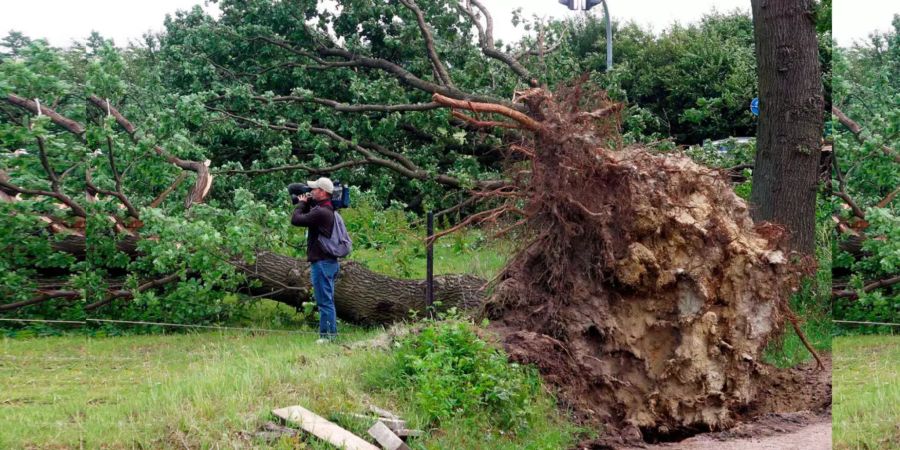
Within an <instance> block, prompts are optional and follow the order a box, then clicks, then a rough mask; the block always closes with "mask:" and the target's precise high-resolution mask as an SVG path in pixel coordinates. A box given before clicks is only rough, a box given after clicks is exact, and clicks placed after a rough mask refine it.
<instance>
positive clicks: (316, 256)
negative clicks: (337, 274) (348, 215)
mask: <svg viewBox="0 0 900 450" xmlns="http://www.w3.org/2000/svg"><path fill="white" fill-rule="evenodd" d="M291 224H292V225H296V226H299V227H308V228H309V233H307V235H306V260H307V261H309V262H316V261H321V260H323V259H337V258H335V257H334V255H332V254H330V253H328V252H326V251H325V249H323V248H322V245H321V244H319V235H320V234H322V235H324V236H325V237H331V230H332V229H333V228H334V207H333V206H331V201H325V202H322V203H319V204H318V205H316V206H310V202H309V201H307V202H305V203H302V204H301V205H299V206H297V209H295V210H294V215H293V216H291Z"/></svg>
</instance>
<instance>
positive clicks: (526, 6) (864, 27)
mask: <svg viewBox="0 0 900 450" xmlns="http://www.w3.org/2000/svg"><path fill="white" fill-rule="evenodd" d="M608 1H609V9H610V14H611V15H612V17H613V19H615V20H623V21H629V20H630V21H634V22H637V23H638V24H641V25H644V26H648V27H650V28H652V29H653V30H654V31H657V32H659V31H662V30H663V29H665V28H667V27H669V26H670V25H671V24H672V23H673V22H675V21H678V22H680V23H682V24H686V23H690V22H695V21H697V20H698V19H699V18H700V17H702V16H703V15H704V14H706V13H708V12H710V11H711V10H712V9H713V8H714V7H715V8H716V9H717V10H718V11H720V12H730V11H732V10H734V9H742V10H744V11H749V9H750V0H716V1H714V0H681V1H677V0H608ZM483 2H484V3H485V4H486V5H487V7H488V8H489V9H490V11H491V13H492V15H493V16H494V27H495V31H494V35H495V38H497V39H504V40H506V41H510V40H514V39H517V38H518V37H520V36H521V34H522V33H523V30H522V29H521V27H519V28H518V29H515V28H513V27H512V25H511V24H510V20H511V18H512V10H513V9H514V8H517V7H522V9H523V15H524V16H525V17H528V18H530V17H531V16H532V14H538V15H539V16H541V17H568V16H574V15H576V14H584V13H581V12H573V11H569V10H568V9H567V8H566V7H565V6H563V5H561V4H559V3H558V2H557V1H556V0H526V1H522V0H483ZM198 3H200V4H201V5H202V0H27V1H17V0H0V36H5V35H6V33H7V32H9V31H10V30H17V31H22V32H24V33H25V34H26V35H28V36H29V37H32V38H37V37H44V38H47V39H48V40H49V41H50V44H51V45H54V46H68V45H70V44H71V42H72V40H73V39H79V40H83V39H85V38H86V37H87V36H88V35H90V33H91V31H92V30H96V31H99V32H100V34H102V35H103V36H104V37H108V38H113V39H114V40H115V42H116V45H119V46H124V45H126V44H127V43H128V42H129V41H133V40H134V41H136V40H139V39H140V37H141V35H142V34H143V33H144V32H146V31H148V30H154V31H159V30H161V29H162V23H163V19H164V18H165V16H166V14H168V13H173V12H175V11H176V10H178V9H189V8H191V7H192V6H193V5H195V4H198ZM833 4H834V14H833V17H834V36H835V39H836V40H837V41H838V43H839V45H842V46H848V45H850V44H852V43H853V42H855V41H860V40H865V39H866V37H867V36H868V34H869V33H870V32H872V31H873V30H875V29H879V30H888V29H890V26H891V18H892V16H893V14H895V13H900V6H898V5H897V2H895V1H888V0H833ZM203 7H204V9H206V10H208V11H212V12H217V11H218V9H217V8H216V7H215V5H206V6H203ZM590 13H591V14H597V15H599V14H601V13H602V8H601V7H595V8H594V9H593V10H591V12H590Z"/></svg>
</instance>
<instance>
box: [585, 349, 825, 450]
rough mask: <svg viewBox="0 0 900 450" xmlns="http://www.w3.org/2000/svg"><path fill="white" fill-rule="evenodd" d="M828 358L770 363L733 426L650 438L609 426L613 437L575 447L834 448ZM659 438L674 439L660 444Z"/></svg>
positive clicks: (591, 449) (699, 449) (590, 449)
mask: <svg viewBox="0 0 900 450" xmlns="http://www.w3.org/2000/svg"><path fill="white" fill-rule="evenodd" d="M823 362H824V363H825V366H826V367H825V370H819V369H817V368H816V365H815V363H807V364H803V365H800V366H798V367H795V368H792V369H786V370H785V369H777V368H775V367H767V369H769V371H768V374H767V375H766V376H765V378H764V379H759V380H757V383H758V384H756V386H757V387H758V389H757V394H756V396H755V398H754V400H753V401H752V402H750V404H749V406H748V407H747V409H746V410H744V411H742V412H740V413H739V414H738V419H737V421H736V422H735V424H734V425H733V426H732V427H730V428H728V429H725V430H722V431H711V432H704V433H698V434H694V435H692V436H689V435H682V436H677V435H669V436H660V435H655V436H641V438H642V439H641V440H643V441H649V442H639V441H637V440H635V439H628V436H627V434H626V433H621V432H615V431H613V430H609V431H610V432H609V433H608V435H606V436H604V437H602V438H600V439H595V440H590V441H584V442H581V443H579V444H578V445H577V446H576V447H575V449H579V450H582V449H583V450H600V449H622V450H635V449H651V450H653V449H677V450H682V449H683V450H687V449H697V450H705V449H710V450H712V449H724V450H729V449H733V450H745V449H746V450H750V449H754V450H756V449H759V450H765V449H779V450H780V449H804V450H805V449H810V450H818V449H830V448H831V358H830V357H825V358H823ZM626 431H627V430H626ZM659 438H668V439H670V440H673V442H659ZM682 438H683V439H682Z"/></svg>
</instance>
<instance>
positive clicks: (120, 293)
mask: <svg viewBox="0 0 900 450" xmlns="http://www.w3.org/2000/svg"><path fill="white" fill-rule="evenodd" d="M180 277H181V276H180V275H179V274H177V273H174V274H172V275H169V276H166V277H163V278H159V279H156V280H151V281H148V282H146V283H144V284H142V285H140V286H138V287H137V289H134V290H128V289H117V290H114V291H110V292H109V293H108V294H107V296H106V297H105V298H104V299H103V300H100V301H96V302H94V303H90V304H88V305H85V307H84V310H85V311H93V310H95V309H97V308H99V307H101V306H104V305H107V304H109V303H110V302H112V301H113V300H115V299H119V298H134V294H135V292H137V293H141V292H144V291H146V290H148V289H152V288H155V287H158V286H163V285H166V284H169V283H171V282H173V281H175V280H178V279H179V278H180Z"/></svg>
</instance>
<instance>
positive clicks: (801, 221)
mask: <svg viewBox="0 0 900 450" xmlns="http://www.w3.org/2000/svg"><path fill="white" fill-rule="evenodd" d="M751 4H752V9H753V27H754V36H755V41H756V58H757V73H758V78H759V103H760V116H759V130H758V132H757V136H758V137H757V150H756V163H755V168H754V171H753V190H752V192H751V195H750V201H751V203H752V204H753V210H752V215H753V219H754V220H755V221H769V222H775V223H778V224H781V225H783V226H785V227H786V228H787V230H788V231H789V232H790V235H789V240H788V245H789V247H790V248H791V249H793V250H796V251H799V252H801V253H804V254H813V253H814V250H815V206H816V205H815V202H816V190H817V179H816V175H817V168H818V163H819V152H820V149H821V144H820V140H821V136H822V131H823V127H824V113H823V108H824V101H825V100H824V97H823V94H822V80H821V69H820V67H819V54H818V43H817V38H816V30H815V20H814V13H813V10H814V8H813V6H814V5H813V2H812V1H810V0H799V1H798V0H752V1H751Z"/></svg>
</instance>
